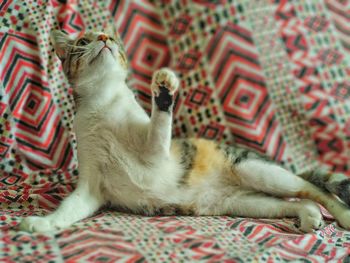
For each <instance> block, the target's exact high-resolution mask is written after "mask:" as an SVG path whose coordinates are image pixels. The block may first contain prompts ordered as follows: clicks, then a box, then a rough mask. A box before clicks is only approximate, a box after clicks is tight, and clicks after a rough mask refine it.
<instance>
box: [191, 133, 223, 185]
mask: <svg viewBox="0 0 350 263" xmlns="http://www.w3.org/2000/svg"><path fill="white" fill-rule="evenodd" d="M191 142H192V143H193V144H194V145H195V146H196V147H197V154H196V156H195V159H194V164H193V168H192V171H191V172H190V174H189V178H188V183H189V184H190V185H195V184H198V183H200V182H201V181H203V180H205V179H206V177H207V176H208V175H210V174H213V173H217V172H220V170H222V169H225V168H227V159H226V158H225V156H224V154H223V152H221V151H220V150H219V149H218V147H217V144H216V143H214V142H213V141H208V140H204V139H191Z"/></svg>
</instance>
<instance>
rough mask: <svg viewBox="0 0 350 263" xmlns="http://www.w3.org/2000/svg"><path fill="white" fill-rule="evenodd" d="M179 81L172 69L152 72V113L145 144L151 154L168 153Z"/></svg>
mask: <svg viewBox="0 0 350 263" xmlns="http://www.w3.org/2000/svg"><path fill="white" fill-rule="evenodd" d="M178 87H179V81H178V79H177V77H176V75H175V73H174V72H173V71H171V70H170V69H167V68H162V69H160V70H158V71H156V72H155V73H154V74H153V78H152V84H151V90H152V115H151V123H150V126H149V129H148V136H147V145H148V147H149V151H150V152H151V154H152V155H157V154H160V155H169V153H170V145H171V130H172V110H173V106H174V100H175V96H174V94H175V92H176V90H177V89H178Z"/></svg>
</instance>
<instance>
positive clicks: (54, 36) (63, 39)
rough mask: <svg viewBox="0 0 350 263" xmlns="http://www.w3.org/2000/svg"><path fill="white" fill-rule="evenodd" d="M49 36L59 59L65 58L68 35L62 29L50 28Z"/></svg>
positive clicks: (68, 40)
mask: <svg viewBox="0 0 350 263" xmlns="http://www.w3.org/2000/svg"><path fill="white" fill-rule="evenodd" d="M50 38H51V41H52V44H53V47H54V49H55V51H56V54H57V56H58V57H59V59H61V60H64V59H66V57H67V52H68V44H69V43H70V41H71V39H70V38H69V36H68V35H67V34H66V33H65V32H64V31H61V30H52V31H51V33H50Z"/></svg>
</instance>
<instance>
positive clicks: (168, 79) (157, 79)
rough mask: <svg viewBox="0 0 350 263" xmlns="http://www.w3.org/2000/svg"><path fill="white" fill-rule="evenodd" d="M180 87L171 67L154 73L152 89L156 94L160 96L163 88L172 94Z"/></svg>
mask: <svg viewBox="0 0 350 263" xmlns="http://www.w3.org/2000/svg"><path fill="white" fill-rule="evenodd" d="M178 88H179V80H178V79H177V77H176V75H175V73H174V72H173V71H171V70H170V69H168V68H161V69H160V70H157V71H156V72H154V73H153V77H152V84H151V89H152V93H153V95H154V96H156V97H158V96H159V95H160V94H161V92H162V89H166V90H167V92H168V93H169V94H170V95H174V93H175V92H176V90H177V89H178Z"/></svg>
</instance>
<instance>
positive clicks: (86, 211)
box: [20, 182, 103, 233]
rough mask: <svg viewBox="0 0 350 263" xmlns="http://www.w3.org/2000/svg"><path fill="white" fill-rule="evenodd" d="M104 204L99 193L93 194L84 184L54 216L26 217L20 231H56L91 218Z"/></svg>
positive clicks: (63, 203) (79, 185) (64, 202)
mask: <svg viewBox="0 0 350 263" xmlns="http://www.w3.org/2000/svg"><path fill="white" fill-rule="evenodd" d="M102 204H103V201H102V198H101V196H100V195H99V193H97V192H94V191H93V192H92V191H91V186H89V185H88V183H87V182H83V183H80V184H78V187H77V189H76V190H75V191H74V192H73V193H72V194H71V195H70V196H68V197H67V198H66V199H65V200H64V201H63V202H62V204H61V205H60V206H59V207H58V209H57V210H56V211H54V212H53V213H52V214H49V215H47V216H43V217H39V216H29V217H26V218H24V219H23V220H22V222H21V224H20V229H21V230H23V231H27V232H40V233H45V232H52V231H56V230H59V229H62V228H65V227H68V226H70V225H71V224H73V223H75V222H77V221H79V220H81V219H84V218H86V217H88V216H90V215H91V214H93V213H94V212H95V211H97V209H98V208H100V207H101V205H102Z"/></svg>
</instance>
